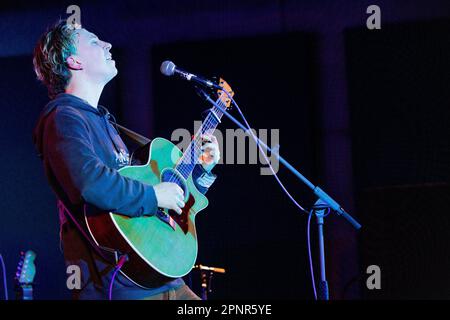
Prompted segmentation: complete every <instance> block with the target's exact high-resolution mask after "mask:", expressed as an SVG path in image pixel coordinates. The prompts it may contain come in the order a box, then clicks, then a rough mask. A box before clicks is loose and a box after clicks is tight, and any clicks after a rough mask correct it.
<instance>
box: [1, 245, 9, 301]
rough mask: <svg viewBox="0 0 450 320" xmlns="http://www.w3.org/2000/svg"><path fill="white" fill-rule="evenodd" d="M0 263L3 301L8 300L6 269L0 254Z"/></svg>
mask: <svg viewBox="0 0 450 320" xmlns="http://www.w3.org/2000/svg"><path fill="white" fill-rule="evenodd" d="M0 261H1V263H2V270H3V271H2V273H3V286H4V288H5V300H8V284H7V282H6V267H5V261H3V256H2V254H1V253H0Z"/></svg>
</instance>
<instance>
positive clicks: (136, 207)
mask: <svg viewBox="0 0 450 320" xmlns="http://www.w3.org/2000/svg"><path fill="white" fill-rule="evenodd" d="M67 110H70V109H69V108H66V109H64V110H62V111H60V110H57V111H56V112H55V113H54V117H50V118H49V119H48V120H49V123H48V124H47V128H46V137H45V138H46V144H47V146H46V155H44V156H46V157H47V159H48V161H49V165H50V166H51V168H52V170H53V171H54V174H55V176H56V178H57V179H58V181H59V182H60V184H61V186H62V187H63V189H64V191H65V193H66V194H67V195H68V197H69V199H70V201H71V202H72V203H79V202H82V201H85V202H87V203H90V204H92V205H94V206H96V207H98V208H99V209H101V210H107V211H113V212H118V213H121V214H124V215H127V216H130V217H137V216H141V215H144V214H145V215H153V214H155V213H156V210H157V200H156V195H155V191H154V189H153V187H152V186H150V185H146V184H144V183H142V182H139V181H136V180H133V179H130V178H126V177H123V176H121V175H120V174H119V172H118V171H117V170H115V169H113V168H109V167H107V166H106V165H105V164H104V163H103V161H101V159H100V158H99V157H98V156H97V155H96V154H95V151H94V147H93V145H92V141H91V138H90V135H89V128H88V126H87V125H86V123H85V122H84V120H83V118H82V117H81V115H80V114H78V112H77V111H76V110H73V111H67Z"/></svg>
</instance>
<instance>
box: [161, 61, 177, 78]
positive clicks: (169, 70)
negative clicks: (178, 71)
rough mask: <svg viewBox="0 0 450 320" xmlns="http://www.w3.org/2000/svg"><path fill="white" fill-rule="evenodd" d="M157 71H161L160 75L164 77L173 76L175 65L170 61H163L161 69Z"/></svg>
mask: <svg viewBox="0 0 450 320" xmlns="http://www.w3.org/2000/svg"><path fill="white" fill-rule="evenodd" d="M159 70H161V73H162V74H163V75H165V76H168V77H170V76H173V74H174V73H175V63H173V62H172V61H164V62H163V63H161V68H159Z"/></svg>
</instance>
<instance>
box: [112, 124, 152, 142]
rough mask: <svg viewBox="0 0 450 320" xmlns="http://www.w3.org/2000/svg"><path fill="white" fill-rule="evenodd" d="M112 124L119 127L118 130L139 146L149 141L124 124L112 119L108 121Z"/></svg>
mask: <svg viewBox="0 0 450 320" xmlns="http://www.w3.org/2000/svg"><path fill="white" fill-rule="evenodd" d="M109 122H110V123H111V124H112V125H114V126H116V128H119V130H120V132H122V133H123V134H125V135H126V136H127V137H128V138H130V139H131V140H132V141H134V142H136V143H137V144H138V145H139V147H143V146H145V145H146V144H148V143H150V141H151V140H150V139H148V138H146V137H144V136H143V135H140V134H139V133H137V132H134V131H133V130H130V129H128V128H126V127H124V126H121V125H120V124H117V123H116V122H114V121H111V120H110V121H109Z"/></svg>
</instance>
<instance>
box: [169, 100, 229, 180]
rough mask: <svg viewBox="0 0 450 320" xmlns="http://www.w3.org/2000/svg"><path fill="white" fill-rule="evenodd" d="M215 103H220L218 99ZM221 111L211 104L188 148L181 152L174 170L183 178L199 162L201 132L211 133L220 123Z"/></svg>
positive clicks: (187, 175) (188, 174) (186, 176)
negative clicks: (181, 154)
mask: <svg viewBox="0 0 450 320" xmlns="http://www.w3.org/2000/svg"><path fill="white" fill-rule="evenodd" d="M216 103H217V104H219V105H220V104H222V102H221V101H220V99H218V100H217V101H216ZM222 116H223V112H222V111H221V110H220V109H219V108H217V107H216V106H213V107H212V108H211V109H210V111H209V113H208V116H207V117H206V118H205V120H204V121H203V123H202V125H201V126H200V129H199V130H198V131H197V133H196V134H195V135H194V138H193V139H192V141H191V143H190V144H189V146H188V148H187V149H186V150H185V152H184V153H183V156H182V157H181V159H180V161H179V162H178V164H177V166H176V170H177V171H178V172H179V173H180V174H181V175H182V176H183V177H184V178H185V179H187V178H188V177H189V176H190V175H191V173H192V171H193V170H194V167H195V165H196V164H198V163H199V158H200V155H201V154H202V150H201V147H202V138H201V136H202V134H204V133H208V132H209V133H212V132H214V130H215V129H216V128H217V126H218V125H219V123H220V120H221V119H222Z"/></svg>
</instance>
